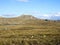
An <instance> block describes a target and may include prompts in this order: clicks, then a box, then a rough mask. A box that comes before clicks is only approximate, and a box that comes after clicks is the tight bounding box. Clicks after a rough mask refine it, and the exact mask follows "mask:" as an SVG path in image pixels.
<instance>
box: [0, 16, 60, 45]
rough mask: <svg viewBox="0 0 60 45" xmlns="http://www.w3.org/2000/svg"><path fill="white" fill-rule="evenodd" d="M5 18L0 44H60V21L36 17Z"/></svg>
mask: <svg viewBox="0 0 60 45" xmlns="http://www.w3.org/2000/svg"><path fill="white" fill-rule="evenodd" d="M30 17H31V16H30ZM24 18H25V17H24ZM0 20H3V19H0ZM5 20H6V21H4V22H3V21H2V22H0V45H60V21H54V20H47V19H46V20H41V19H35V18H32V19H29V20H28V19H23V18H22V19H20V18H13V19H5Z"/></svg>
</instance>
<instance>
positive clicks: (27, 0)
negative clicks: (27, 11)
mask: <svg viewBox="0 0 60 45" xmlns="http://www.w3.org/2000/svg"><path fill="white" fill-rule="evenodd" d="M17 1H21V2H29V0H17Z"/></svg>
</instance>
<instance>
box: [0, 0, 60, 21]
mask: <svg viewBox="0 0 60 45" xmlns="http://www.w3.org/2000/svg"><path fill="white" fill-rule="evenodd" d="M23 14H25V15H33V16H35V17H37V18H41V19H54V20H60V0H0V16H3V17H16V16H20V15H23Z"/></svg>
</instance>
